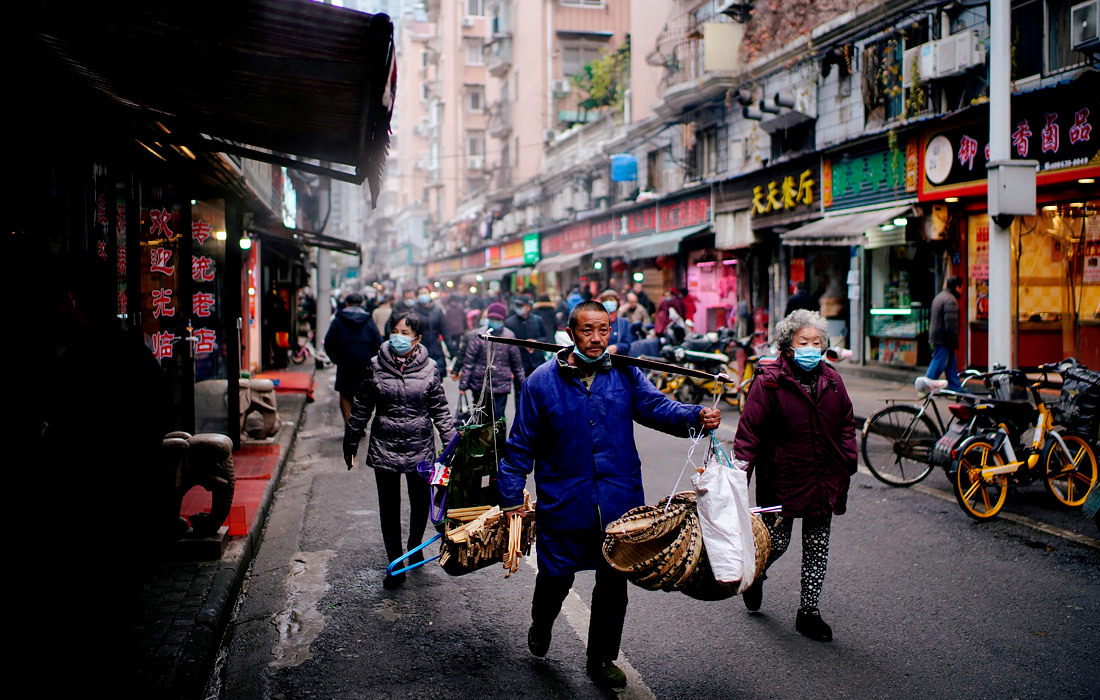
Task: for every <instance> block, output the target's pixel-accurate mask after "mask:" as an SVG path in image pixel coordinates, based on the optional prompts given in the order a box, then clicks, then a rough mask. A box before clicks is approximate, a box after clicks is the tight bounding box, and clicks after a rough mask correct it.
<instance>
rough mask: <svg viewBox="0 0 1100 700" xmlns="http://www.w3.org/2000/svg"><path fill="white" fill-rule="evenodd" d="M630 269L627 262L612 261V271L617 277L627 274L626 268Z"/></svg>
mask: <svg viewBox="0 0 1100 700" xmlns="http://www.w3.org/2000/svg"><path fill="white" fill-rule="evenodd" d="M628 267H630V266H629V265H627V264H626V261H625V260H612V261H611V271H612V272H614V273H615V274H617V275H618V274H622V273H624V272H626V268H628Z"/></svg>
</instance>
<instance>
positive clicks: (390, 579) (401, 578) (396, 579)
mask: <svg viewBox="0 0 1100 700" xmlns="http://www.w3.org/2000/svg"><path fill="white" fill-rule="evenodd" d="M403 583H405V574H404V573H400V574H398V575H396V576H390V575H389V574H386V578H384V579H382V588H385V589H386V590H387V591H392V590H393V589H395V588H397V587H398V586H400V585H401V584H403Z"/></svg>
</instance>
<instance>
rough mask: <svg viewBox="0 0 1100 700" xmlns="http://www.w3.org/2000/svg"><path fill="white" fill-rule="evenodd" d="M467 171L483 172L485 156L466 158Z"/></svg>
mask: <svg viewBox="0 0 1100 700" xmlns="http://www.w3.org/2000/svg"><path fill="white" fill-rule="evenodd" d="M466 169H467V170H484V169H485V156H466Z"/></svg>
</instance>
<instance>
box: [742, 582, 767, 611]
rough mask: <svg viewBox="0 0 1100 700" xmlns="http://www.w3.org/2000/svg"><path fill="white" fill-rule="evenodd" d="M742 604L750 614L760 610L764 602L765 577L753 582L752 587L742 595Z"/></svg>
mask: <svg viewBox="0 0 1100 700" xmlns="http://www.w3.org/2000/svg"><path fill="white" fill-rule="evenodd" d="M741 602H743V603H744V604H745V607H746V608H748V609H749V612H756V611H757V610H759V609H760V604H761V603H763V602H764V577H763V576H761V577H760V578H758V579H756V580H755V581H753V582H752V585H751V586H749V587H748V588H746V589H745V592H744V593H742V594H741Z"/></svg>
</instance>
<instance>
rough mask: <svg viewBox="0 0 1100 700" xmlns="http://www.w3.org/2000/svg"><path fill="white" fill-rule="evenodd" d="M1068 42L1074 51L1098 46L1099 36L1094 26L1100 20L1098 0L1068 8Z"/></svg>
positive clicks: (1099, 3)
mask: <svg viewBox="0 0 1100 700" xmlns="http://www.w3.org/2000/svg"><path fill="white" fill-rule="evenodd" d="M1069 17H1070V20H1069V34H1070V44H1071V45H1072V46H1073V50H1074V51H1090V50H1095V49H1097V48H1100V36H1098V35H1097V31H1096V27H1097V23H1098V21H1100V0H1089V2H1082V3H1078V4H1077V5H1074V6H1073V7H1071V8H1070V9H1069Z"/></svg>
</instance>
